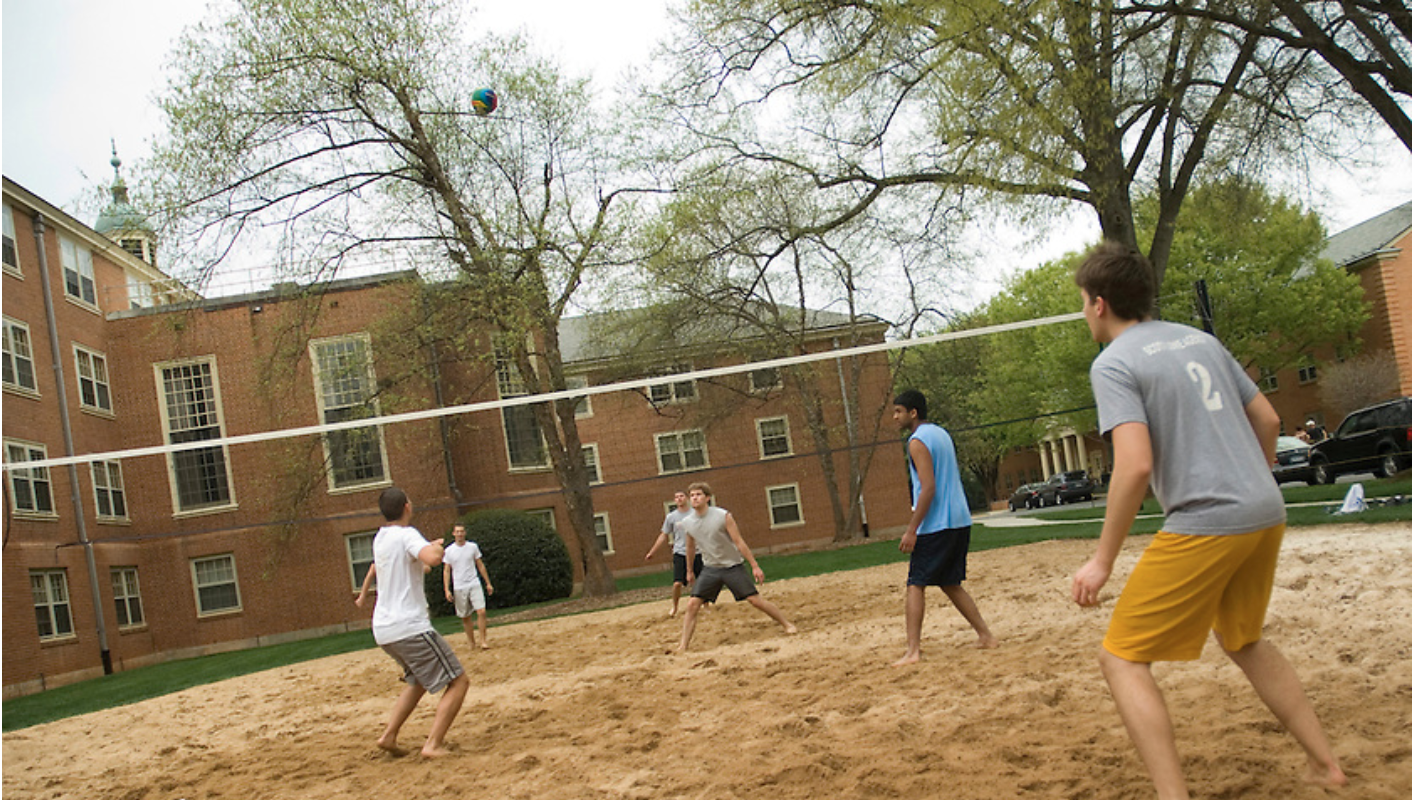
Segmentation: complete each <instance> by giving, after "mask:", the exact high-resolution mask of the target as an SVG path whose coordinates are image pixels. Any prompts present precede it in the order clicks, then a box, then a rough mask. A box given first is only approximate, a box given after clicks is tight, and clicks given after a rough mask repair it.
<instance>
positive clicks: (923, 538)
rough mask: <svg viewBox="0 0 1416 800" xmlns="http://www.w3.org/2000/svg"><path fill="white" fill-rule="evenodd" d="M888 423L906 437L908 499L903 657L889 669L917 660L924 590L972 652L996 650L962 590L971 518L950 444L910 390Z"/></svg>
mask: <svg viewBox="0 0 1416 800" xmlns="http://www.w3.org/2000/svg"><path fill="white" fill-rule="evenodd" d="M894 420H895V424H896V425H898V426H900V430H902V431H906V432H908V433H909V440H908V441H909V444H908V445H907V449H908V460H909V468H910V500H911V502H912V507H913V509H914V513H913V514H911V515H910V521H909V524H908V525H906V526H905V533H904V535H903V536H901V537H900V552H901V553H909V555H910V571H909V576H908V578H906V580H905V654H904V655H903V656H902V657H901V658H900V660H898V661H896V662H895V663H894V666H897V667H899V666H904V665H906V664H914V663H916V662H918V661H919V658H920V638H921V636H922V631H923V628H924V589H925V587H926V586H938V587H939V588H940V589H942V590H943V592H944V596H945V597H948V598H949V602H951V603H953V604H954V608H955V609H957V610H958V612H959V613H960V614H962V615H963V617H964V619H965V620H967V621H968V623H969V625H970V626H972V627H973V629H974V632H975V633H977V634H978V647H981V648H991V647H997V646H998V640H997V639H996V638H994V636H993V632H992V631H990V630H989V628H988V623H987V622H985V621H984V619H983V614H981V613H980V612H979V610H978V605H977V604H975V603H974V599H973V597H972V596H971V595H970V594H969V593H968V592H967V591H966V590H965V589H964V587H963V585H962V584H963V582H964V577H965V573H966V571H967V564H968V555H969V532H970V530H971V528H972V527H973V517H972V516H970V515H969V503H968V499H967V498H966V497H964V484H963V481H962V480H961V479H960V477H959V463H958V461H957V460H956V459H955V456H954V440H953V439H952V438H950V436H949V434H948V432H947V431H945V430H944V429H943V428H941V427H939V426H938V425H935V424H934V423H932V422H930V421H929V405H928V402H927V401H926V400H925V398H924V395H923V394H921V393H920V392H918V391H915V390H914V389H908V390H906V391H904V392H901V393H900V396H899V397H896V398H895V411H894Z"/></svg>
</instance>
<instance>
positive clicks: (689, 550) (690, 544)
mask: <svg viewBox="0 0 1416 800" xmlns="http://www.w3.org/2000/svg"><path fill="white" fill-rule="evenodd" d="M683 538H684V539H685V540H687V541H686V542H685V543H684V547H685V550H686V554H685V556H684V557H685V558H687V559H688V571H687V573H685V575H684V578H685V580H687V581H688V582H689V583H693V556H694V555H695V554H696V553H697V551H698V548H697V546H696V545H695V542H694V541H693V537H692V536H684V537H683Z"/></svg>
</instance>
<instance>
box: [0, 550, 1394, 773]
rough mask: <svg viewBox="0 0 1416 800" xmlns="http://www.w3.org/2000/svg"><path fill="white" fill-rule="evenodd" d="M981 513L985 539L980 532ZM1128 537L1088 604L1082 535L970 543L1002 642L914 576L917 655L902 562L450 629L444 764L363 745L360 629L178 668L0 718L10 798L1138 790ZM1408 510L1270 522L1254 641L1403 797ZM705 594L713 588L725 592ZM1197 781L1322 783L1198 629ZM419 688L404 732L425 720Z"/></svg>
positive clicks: (380, 711) (1190, 740) (1345, 743)
mask: <svg viewBox="0 0 1416 800" xmlns="http://www.w3.org/2000/svg"><path fill="white" fill-rule="evenodd" d="M976 535H980V536H986V535H987V531H986V530H980V531H978V532H977V533H976ZM1148 541H1149V537H1140V538H1134V539H1133V540H1132V541H1131V542H1129V543H1128V545H1127V547H1126V549H1125V551H1124V552H1123V554H1122V556H1121V559H1120V562H1119V563H1118V570H1117V573H1116V575H1117V576H1118V577H1117V579H1114V580H1113V584H1112V585H1111V586H1108V588H1107V593H1106V598H1105V599H1106V603H1105V604H1104V606H1103V608H1102V609H1101V610H1090V611H1084V610H1081V609H1078V608H1076V607H1074V606H1072V605H1071V604H1070V603H1069V602H1068V599H1067V591H1068V585H1069V580H1070V575H1071V573H1072V572H1073V571H1074V570H1075V568H1076V567H1077V566H1079V565H1080V564H1081V563H1082V562H1083V561H1084V560H1085V558H1086V557H1087V555H1089V554H1090V551H1091V548H1092V547H1093V546H1094V543H1092V542H1051V543H1042V544H1036V545H1030V546H1027V547H1018V548H1011V549H1006V550H996V551H990V552H984V553H978V554H975V555H974V556H972V557H971V559H970V578H969V581H968V582H967V583H966V584H965V585H966V586H967V587H968V588H969V590H970V591H971V592H972V593H973V595H974V597H975V598H976V599H977V600H978V603H979V606H980V608H981V609H982V611H983V613H984V614H985V615H986V617H987V618H988V620H989V622H990V624H991V625H992V626H993V629H994V631H995V632H996V633H997V634H998V635H999V636H1000V637H1001V638H1002V639H1003V646H1002V647H1001V648H1000V649H998V650H994V651H986V652H985V651H978V650H974V649H973V648H971V647H970V645H971V643H972V642H973V636H972V634H971V633H970V632H969V631H968V630H967V627H966V626H965V624H964V623H963V621H962V619H961V618H960V617H959V616H958V615H957V614H956V613H955V612H954V611H953V610H952V608H946V607H943V606H942V605H941V604H942V603H944V602H946V601H944V599H943V596H942V595H941V594H938V593H933V592H931V594H930V597H931V602H930V606H929V611H928V614H927V616H926V619H925V660H924V661H923V662H922V663H920V664H918V665H916V666H914V667H907V668H892V667H890V666H889V665H890V662H892V661H893V660H894V659H895V658H897V657H898V656H899V655H900V653H901V652H902V651H903V618H902V606H903V589H902V584H903V582H904V565H903V564H896V565H890V566H885V567H877V568H872V569H866V570H860V571H856V572H851V573H844V574H839V575H830V576H824V577H818V578H807V579H798V580H790V581H780V582H771V581H770V578H771V576H770V575H769V576H768V578H769V582H768V584H767V585H766V587H765V590H764V596H766V597H768V598H769V599H771V600H772V601H773V602H775V603H777V604H778V605H779V606H780V607H781V608H782V609H783V610H784V611H785V612H786V613H787V614H788V615H789V616H790V617H791V619H792V621H794V622H795V623H796V624H797V625H799V626H800V628H801V633H800V634H798V635H796V636H790V637H789V636H785V635H783V634H782V633H781V632H780V629H778V628H777V627H776V626H775V625H773V624H772V623H771V622H770V621H769V620H767V618H766V617H764V616H762V615H761V614H760V613H758V612H757V611H755V610H754V609H752V608H751V607H750V606H748V605H747V604H746V603H742V604H733V603H731V602H725V603H723V604H722V606H723V607H722V608H719V609H718V610H716V611H714V612H712V613H711V614H709V615H708V616H706V617H705V618H704V619H702V621H701V623H700V625H699V629H698V635H697V636H696V637H695V640H694V643H693V652H691V653H689V654H687V655H683V656H670V655H665V654H664V651H665V649H666V648H667V647H669V646H672V645H673V644H675V643H676V639H677V636H678V633H679V626H678V623H677V621H673V620H668V619H666V618H665V613H666V611H667V609H668V603H667V601H656V602H652V603H643V604H640V605H636V606H630V607H625V608H619V609H611V610H605V611H597V612H594V613H589V614H582V615H578V616H573V617H567V618H559V619H552V620H541V621H535V622H524V623H519V624H513V625H504V626H497V627H494V628H492V636H491V640H492V644H493V645H494V649H492V650H490V651H487V652H477V653H472V652H470V650H469V648H468V646H467V641H466V639H465V637H463V636H461V635H460V634H459V635H457V636H454V637H453V639H452V642H453V645H454V648H455V649H456V650H457V652H458V655H459V657H461V658H462V659H463V662H464V664H466V665H467V667H468V671H469V673H470V674H471V676H472V690H471V692H470V693H469V695H468V700H467V703H466V705H465V707H464V709H463V712H462V714H461V716H460V717H459V718H458V719H457V721H456V723H455V724H454V725H453V728H452V732H451V735H450V736H449V742H450V744H451V746H452V747H453V748H454V750H455V752H454V753H453V754H452V755H451V756H449V757H447V758H445V759H441V760H438V761H432V762H429V761H424V760H422V759H420V758H418V757H416V756H412V757H404V758H393V757H391V756H387V755H385V754H383V753H382V752H381V751H379V750H378V749H377V748H376V747H375V746H374V739H375V737H376V736H377V735H378V733H379V731H380V729H381V727H382V724H383V721H384V719H385V715H386V714H387V712H388V709H389V706H390V705H391V703H392V701H393V698H394V696H395V695H396V694H397V692H398V690H399V688H400V685H399V683H398V675H397V673H396V670H395V668H394V666H393V662H392V661H390V660H389V659H388V657H387V656H385V655H384V654H383V653H382V652H380V651H379V650H377V649H370V650H367V651H363V652H360V653H355V654H350V655H343V656H335V657H331V658H326V659H322V660H319V661H314V662H309V663H305V664H300V665H297V666H293V667H288V668H282V669H277V670H272V671H269V672H264V673H260V674H257V675H251V676H247V677H243V678H237V679H234V680H230V681H226V682H224V683H221V684H218V685H215V686H207V687H202V688H197V689H191V690H188V691H184V692H181V693H178V694H174V695H170V696H167V697H162V698H158V699H154V700H149V701H147V702H143V703H140V704H137V705H133V706H128V707H125V708H119V709H113V710H110V711H104V712H101V713H97V714H91V715H88V716H84V717H79V718H75V719H69V720H64V721H61V722H56V723H51V724H48V725H42V726H38V727H35V728H30V729H27V730H23V731H18V732H15V733H11V734H6V735H5V736H4V739H3V743H4V747H3V766H4V779H3V790H4V791H3V793H4V797H5V798H6V800H22V799H23V798H46V799H49V800H59V799H60V798H75V799H76V800H159V799H161V800H167V799H168V798H171V799H173V800H176V799H177V798H186V799H187V800H197V798H218V797H220V798H241V799H242V800H260V799H261V798H355V797H368V798H373V797H379V798H451V797H485V798H544V797H555V798H650V797H654V798H771V800H793V799H795V798H803V799H806V798H809V799H810V800H820V799H821V798H827V797H830V798H888V797H916V798H919V797H925V798H927V797H951V798H960V799H967V798H988V799H989V800H994V799H995V798H1008V797H1042V798H1088V799H1089V800H1091V799H1093V798H1099V799H1105V798H1144V797H1150V796H1153V794H1152V793H1151V790H1150V785H1149V782H1148V781H1147V779H1146V777H1145V773H1144V770H1143V768H1142V766H1141V764H1140V761H1139V759H1138V758H1137V756H1136V755H1135V753H1134V751H1133V749H1132V747H1131V745H1130V743H1129V740H1128V739H1127V738H1126V734H1125V731H1124V730H1123V729H1122V728H1121V725H1120V722H1119V721H1118V719H1117V717H1116V714H1115V712H1114V707H1113V705H1112V703H1111V700H1110V697H1109V695H1108V694H1107V692H1106V689H1105V687H1104V685H1103V683H1102V681H1101V678H1100V675H1099V673H1098V670H1097V666H1096V661H1095V657H1094V654H1095V651H1096V648H1097V645H1098V643H1099V641H1100V638H1101V636H1102V633H1103V631H1104V628H1105V625H1106V621H1107V618H1108V616H1109V611H1110V607H1111V605H1112V603H1114V601H1115V595H1116V593H1117V592H1118V591H1119V589H1120V579H1121V578H1123V577H1124V576H1125V575H1128V574H1129V571H1130V567H1131V565H1133V564H1134V563H1135V559H1136V558H1137V557H1138V556H1139V554H1140V552H1141V550H1142V549H1143V547H1144V545H1145V544H1146V543H1147V542H1148ZM1411 564H1412V558H1411V529H1410V527H1409V526H1407V525H1385V526H1377V527H1367V526H1329V527H1323V528H1306V529H1296V530H1294V531H1290V532H1289V535H1288V539H1287V541H1286V543H1285V551H1284V556H1283V558H1282V561H1281V563H1280V566H1279V575H1278V582H1277V587H1276V589H1275V593H1274V598H1273V604H1272V608H1271V611H1270V615H1269V626H1268V635H1269V636H1270V638H1271V639H1272V640H1273V641H1274V642H1275V643H1277V644H1278V645H1279V646H1280V647H1281V648H1282V649H1283V650H1284V651H1285V652H1286V653H1287V654H1288V656H1289V658H1290V659H1291V660H1292V661H1293V662H1294V664H1295V666H1296V667H1297V669H1298V671H1299V673H1300V674H1301V675H1302V677H1303V680H1304V682H1305V684H1306V686H1307V687H1308V692H1309V695H1310V697H1311V698H1312V700H1313V703H1314V705H1315V706H1316V707H1317V709H1318V713H1319V715H1320V716H1321V717H1322V719H1323V721H1324V723H1325V725H1326V727H1327V730H1328V733H1329V734H1330V736H1331V737H1332V739H1333V740H1334V744H1335V746H1336V748H1337V750H1338V752H1339V754H1340V756H1341V757H1342V759H1343V761H1344V766H1345V767H1346V768H1347V770H1348V774H1349V775H1350V776H1351V777H1352V782H1353V785H1352V787H1350V788H1349V789H1348V790H1346V791H1345V792H1342V793H1341V794H1340V796H1345V797H1351V798H1364V799H1365V798H1375V799H1380V798H1408V797H1411V790H1412V785H1411V784H1412V781H1411V776H1412V764H1411V708H1412V698H1411V636H1412V620H1411V596H1412V595H1411ZM724 597H725V599H726V598H727V595H725V596H724ZM1156 672H1157V675H1158V677H1159V679H1160V681H1161V684H1162V687H1163V688H1164V689H1165V691H1166V692H1167V696H1168V698H1169V701H1170V704H1171V709H1172V712H1173V714H1174V715H1175V718H1176V720H1177V733H1178V739H1179V745H1180V749H1181V752H1182V754H1183V755H1184V759H1185V768H1186V771H1187V773H1188V775H1189V776H1190V780H1191V789H1192V791H1193V793H1194V795H1195V796H1196V797H1203V798H1239V797H1244V798H1250V797H1253V798H1316V797H1326V796H1329V795H1328V794H1327V793H1325V792H1324V791H1323V790H1320V789H1316V788H1312V787H1307V786H1305V785H1304V784H1302V783H1301V782H1300V780H1299V775H1300V772H1301V769H1302V767H1303V756H1302V753H1301V751H1300V750H1299V749H1298V746H1297V745H1296V743H1294V742H1293V740H1292V739H1291V738H1289V737H1288V736H1287V735H1286V734H1285V733H1284V732H1283V731H1282V730H1281V729H1280V728H1279V727H1278V725H1277V724H1276V723H1275V722H1274V720H1273V719H1272V717H1271V716H1270V715H1269V714H1268V712H1267V710H1266V709H1265V708H1264V707H1263V706H1262V705H1261V704H1260V703H1259V702H1258V700H1257V699H1256V698H1255V697H1254V695H1253V694H1252V693H1251V692H1250V691H1249V689H1248V685H1247V684H1246V683H1245V682H1244V679H1243V677H1242V675H1241V674H1240V673H1239V671H1238V669H1237V668H1235V667H1233V666H1232V665H1230V664H1229V662H1228V661H1227V659H1225V658H1224V657H1223V655H1222V654H1221V653H1220V652H1218V650H1217V649H1216V648H1215V647H1214V646H1213V645H1212V644H1211V645H1210V646H1209V647H1208V648H1207V649H1206V651H1205V654H1204V657H1203V658H1202V659H1201V660H1199V661H1197V662H1192V663H1185V664H1167V665H1159V666H1158V667H1157V670H1156ZM432 707H433V704H432V702H431V699H427V698H425V700H424V702H423V705H422V706H421V707H420V708H419V710H418V711H417V712H415V714H414V716H413V717H412V719H411V720H410V721H409V723H408V724H407V726H406V727H405V728H404V731H403V741H402V743H403V744H405V745H413V746H415V747H416V746H417V745H418V744H420V743H421V741H422V738H423V737H424V736H426V735H427V731H428V727H429V724H430V722H431V716H432Z"/></svg>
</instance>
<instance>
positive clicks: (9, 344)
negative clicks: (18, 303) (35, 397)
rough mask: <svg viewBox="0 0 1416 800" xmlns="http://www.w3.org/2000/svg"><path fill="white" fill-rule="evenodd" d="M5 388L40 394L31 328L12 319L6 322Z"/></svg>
mask: <svg viewBox="0 0 1416 800" xmlns="http://www.w3.org/2000/svg"><path fill="white" fill-rule="evenodd" d="M5 386H7V387H9V388H13V389H21V390H23V391H26V392H34V393H36V394H38V393H39V383H38V382H36V381H35V377H34V353H33V352H32V351H31V350H30V333H29V326H28V325H26V324H24V323H23V322H16V321H14V320H12V319H6V320H5Z"/></svg>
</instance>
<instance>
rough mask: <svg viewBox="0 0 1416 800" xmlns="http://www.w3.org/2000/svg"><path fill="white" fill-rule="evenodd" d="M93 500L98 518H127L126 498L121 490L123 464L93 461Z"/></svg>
mask: <svg viewBox="0 0 1416 800" xmlns="http://www.w3.org/2000/svg"><path fill="white" fill-rule="evenodd" d="M89 467H90V471H91V472H92V473H93V501H94V508H95V509H97V511H98V518H99V519H127V518H128V500H127V495H126V494H125V493H124V492H123V465H122V464H119V463H118V462H117V461H94V462H93V463H91V464H90V465H89Z"/></svg>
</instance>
